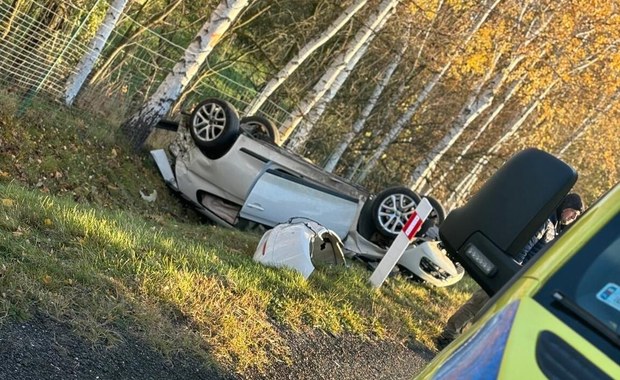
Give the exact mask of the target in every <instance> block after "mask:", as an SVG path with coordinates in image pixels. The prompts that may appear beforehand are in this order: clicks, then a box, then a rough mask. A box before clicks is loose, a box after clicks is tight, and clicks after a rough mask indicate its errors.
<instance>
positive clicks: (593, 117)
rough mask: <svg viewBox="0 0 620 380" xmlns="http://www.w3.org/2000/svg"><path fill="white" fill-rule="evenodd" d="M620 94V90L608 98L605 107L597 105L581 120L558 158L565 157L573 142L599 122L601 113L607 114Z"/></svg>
mask: <svg viewBox="0 0 620 380" xmlns="http://www.w3.org/2000/svg"><path fill="white" fill-rule="evenodd" d="M618 96H620V90H619V91H616V92H615V93H614V94H613V95H612V96H611V98H610V99H608V100H606V105H605V107H604V108H603V109H598V107H597V108H596V109H594V110H593V111H592V112H590V114H589V115H588V116H587V117H586V118H585V119H584V120H583V121H582V122H581V125H580V126H579V128H577V130H576V131H575V133H573V135H572V136H571V137H570V139H569V140H568V141H567V142H566V144H564V146H563V147H562V148H561V149H560V151H559V152H558V158H562V157H564V154H565V153H566V151H567V150H568V149H570V147H571V146H572V145H573V143H574V142H575V141H577V140H579V139H580V138H581V136H583V135H584V134H585V133H586V132H587V131H588V130H589V129H590V127H592V125H594V124H595V123H596V122H597V120H598V118H599V117H600V116H601V115H604V114H606V113H607V112H608V111H609V110H610V109H611V107H613V106H614V104H615V103H616V101H617V100H618Z"/></svg>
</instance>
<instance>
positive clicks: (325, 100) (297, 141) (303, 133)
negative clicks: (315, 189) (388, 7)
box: [289, 14, 390, 153]
mask: <svg viewBox="0 0 620 380" xmlns="http://www.w3.org/2000/svg"><path fill="white" fill-rule="evenodd" d="M389 16H390V15H389V14H388V15H386V16H385V17H384V18H383V20H382V21H381V23H380V24H379V25H377V27H376V28H375V31H374V33H373V34H371V35H370V36H369V37H368V39H367V40H366V42H364V44H363V45H362V46H360V47H359V49H358V50H357V52H355V55H353V57H352V58H351V60H350V61H349V62H348V63H347V65H346V67H345V68H344V70H342V71H341V72H340V73H339V74H338V76H337V77H336V79H335V80H334V82H333V84H332V85H331V86H330V87H329V89H328V90H327V92H326V93H325V94H324V95H323V96H322V97H321V98H320V99H319V100H317V102H316V104H315V105H314V107H313V108H312V109H311V110H310V112H309V113H308V115H307V117H306V118H305V119H304V120H302V121H301V125H300V126H299V127H298V128H297V130H296V134H295V135H294V137H293V138H291V139H290V140H289V144H290V145H291V146H292V147H293V151H295V152H297V153H299V152H301V150H302V148H303V147H304V145H305V144H306V141H308V138H309V137H310V132H312V130H313V129H314V127H315V126H316V124H317V123H318V121H319V119H320V118H321V116H323V113H325V110H326V109H327V105H328V104H329V103H330V102H331V101H332V100H333V99H334V97H335V96H336V94H337V93H338V91H340V88H341V87H342V85H343V84H344V82H345V81H346V80H347V79H348V78H349V76H350V75H351V72H352V71H353V69H354V68H355V66H356V65H357V63H358V62H359V60H360V59H361V58H362V57H363V56H364V54H366V50H368V47H369V46H370V44H371V43H372V41H373V40H374V38H375V36H376V35H377V33H379V31H380V30H381V29H382V28H383V27H384V26H385V23H386V22H387V20H388V17H389Z"/></svg>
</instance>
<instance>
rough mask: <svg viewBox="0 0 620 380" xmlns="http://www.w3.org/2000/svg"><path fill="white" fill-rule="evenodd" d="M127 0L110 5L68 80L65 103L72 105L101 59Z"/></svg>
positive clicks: (115, 0) (115, 1) (116, 1)
mask: <svg viewBox="0 0 620 380" xmlns="http://www.w3.org/2000/svg"><path fill="white" fill-rule="evenodd" d="M127 2H128V0H114V1H113V2H112V4H111V5H110V8H109V9H108V12H107V13H106V15H105V18H104V19H103V22H102V23H101V26H100V27H99V29H98V30H97V33H96V34H95V37H93V39H92V40H91V42H90V44H89V46H88V50H87V51H86V53H84V55H83V56H82V58H81V59H80V63H78V65H77V69H76V70H75V71H74V72H73V73H72V74H71V75H70V76H69V79H68V80H67V85H66V90H65V103H66V104H67V105H69V106H70V105H72V104H73V101H74V100H75V98H76V96H77V94H78V93H79V92H80V89H81V88H82V85H83V84H84V81H86V78H87V77H88V74H90V72H91V71H92V69H93V67H94V66H95V63H96V62H97V59H99V55H100V54H101V51H102V50H103V47H104V46H105V44H106V42H107V41H108V38H109V37H110V33H112V30H113V29H114V26H116V23H117V22H118V19H119V18H120V17H121V14H122V13H123V11H124V9H125V6H126V5H127Z"/></svg>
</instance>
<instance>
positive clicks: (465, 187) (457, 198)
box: [446, 80, 558, 208]
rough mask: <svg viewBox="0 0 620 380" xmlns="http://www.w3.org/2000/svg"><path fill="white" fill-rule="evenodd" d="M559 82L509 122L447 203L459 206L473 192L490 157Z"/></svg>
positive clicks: (552, 84)
mask: <svg viewBox="0 0 620 380" xmlns="http://www.w3.org/2000/svg"><path fill="white" fill-rule="evenodd" d="M557 83H558V80H555V81H553V82H551V84H550V85H549V86H547V88H546V89H545V90H544V91H543V93H542V94H541V95H540V96H539V97H538V98H536V100H534V101H532V102H530V104H529V105H528V106H527V107H525V108H524V109H523V111H522V112H521V113H520V114H518V115H517V116H516V117H515V118H514V119H513V120H512V121H511V122H510V123H508V125H510V128H509V129H508V130H507V131H506V133H504V135H503V136H502V137H501V138H500V139H499V140H497V142H496V143H495V144H493V146H492V147H490V148H489V149H488V150H487V152H486V154H485V155H483V156H482V157H480V158H479V159H478V161H477V162H476V164H475V165H474V167H473V168H472V170H471V171H470V172H469V174H468V175H467V176H465V177H464V178H463V179H462V180H461V182H459V184H458V185H457V186H456V187H455V189H454V190H453V191H452V192H451V193H450V196H449V197H448V200H447V202H446V204H447V205H448V206H449V207H450V208H453V207H455V206H457V205H458V204H460V203H461V202H463V201H464V200H465V199H467V197H468V196H469V193H470V192H471V189H472V188H473V186H474V185H475V183H476V181H477V180H478V176H479V174H480V173H481V172H482V170H483V169H484V168H485V166H486V165H487V164H488V162H489V157H490V156H492V155H493V154H496V153H497V152H498V151H499V150H500V148H501V147H502V146H503V145H504V143H505V142H506V141H508V140H509V139H511V138H512V137H513V136H514V135H515V134H516V133H517V131H518V130H519V128H521V126H522V125H523V123H525V121H526V120H527V118H528V117H529V116H530V115H531V114H532V112H534V110H535V109H536V107H538V105H539V104H540V102H541V101H542V100H543V99H544V98H545V97H546V96H547V95H548V94H549V92H550V91H551V89H552V88H553V87H554V86H555V85H556V84H557Z"/></svg>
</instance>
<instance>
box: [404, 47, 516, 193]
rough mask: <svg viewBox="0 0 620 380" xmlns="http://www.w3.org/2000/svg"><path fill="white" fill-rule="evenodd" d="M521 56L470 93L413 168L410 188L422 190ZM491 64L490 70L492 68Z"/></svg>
mask: <svg viewBox="0 0 620 380" xmlns="http://www.w3.org/2000/svg"><path fill="white" fill-rule="evenodd" d="M523 58H524V57H523V56H521V57H518V58H517V59H514V60H513V61H512V62H510V64H509V65H508V67H507V68H505V69H504V70H501V71H500V72H499V73H497V74H496V75H495V76H493V78H492V79H491V80H489V81H488V82H487V83H485V86H484V89H483V91H482V92H479V93H476V92H474V93H472V94H471V95H470V97H469V99H468V100H467V102H466V104H465V106H464V107H463V109H462V110H461V112H460V113H459V115H458V116H457V117H456V119H455V121H454V123H453V124H452V126H451V128H450V130H449V131H448V133H447V134H446V135H445V136H444V137H443V138H442V139H441V140H440V141H439V143H437V144H436V145H435V146H434V147H433V148H432V149H431V151H430V152H429V153H428V154H427V155H426V157H424V159H423V160H422V162H421V163H420V164H418V166H417V167H416V168H415V169H414V170H413V172H412V174H411V180H410V183H412V186H411V187H412V189H414V190H417V191H420V192H421V191H422V190H423V188H424V186H425V184H426V183H427V179H428V176H429V174H430V172H431V171H432V170H433V169H434V168H435V166H436V165H437V162H438V161H439V160H440V159H441V158H442V157H443V155H444V154H445V153H446V152H447V151H448V149H450V148H451V147H452V145H453V144H454V143H455V142H456V140H457V139H458V138H459V137H460V136H461V135H462V134H463V132H464V131H465V129H466V128H467V127H468V126H470V125H471V124H472V123H473V122H474V120H476V119H477V118H478V117H479V116H480V115H481V114H482V113H483V112H484V111H485V110H486V109H487V108H489V107H490V106H491V103H492V102H493V100H494V99H495V94H496V93H497V91H498V89H499V88H501V87H502V85H503V84H504V82H505V81H506V78H507V77H508V74H510V73H511V72H512V70H514V69H515V68H516V67H517V65H518V64H519V63H520V62H521V61H522V60H523ZM493 69H494V68H493V66H492V67H491V68H490V70H493Z"/></svg>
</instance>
